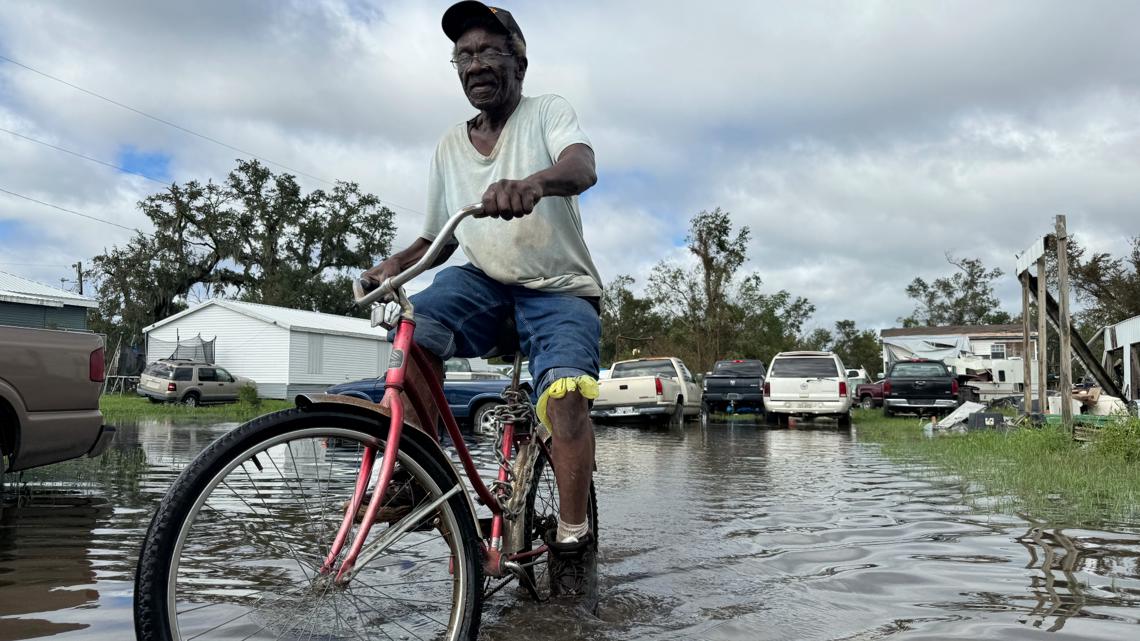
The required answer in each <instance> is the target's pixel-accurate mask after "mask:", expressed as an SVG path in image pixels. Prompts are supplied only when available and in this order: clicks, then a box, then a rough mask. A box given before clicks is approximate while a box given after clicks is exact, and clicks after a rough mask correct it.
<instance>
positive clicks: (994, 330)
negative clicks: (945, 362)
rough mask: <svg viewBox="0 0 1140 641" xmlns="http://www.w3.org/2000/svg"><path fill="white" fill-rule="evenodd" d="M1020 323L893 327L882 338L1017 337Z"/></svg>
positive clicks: (1033, 332)
mask: <svg viewBox="0 0 1140 641" xmlns="http://www.w3.org/2000/svg"><path fill="white" fill-rule="evenodd" d="M1022 331H1023V330H1022V328H1021V324H1020V323H1009V324H1005V325H942V326H939V327H893V328H891V329H884V330H883V331H882V332H881V333H880V336H882V337H884V338H889V337H893V336H968V337H970V338H982V337H985V336H1001V337H1006V336H1016V337H1020V336H1021V335H1022ZM1030 336H1031V337H1033V336H1037V330H1036V329H1034V330H1033V331H1031V332H1030Z"/></svg>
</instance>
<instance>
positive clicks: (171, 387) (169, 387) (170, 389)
mask: <svg viewBox="0 0 1140 641" xmlns="http://www.w3.org/2000/svg"><path fill="white" fill-rule="evenodd" d="M166 391H168V392H177V391H178V386H177V385H175V384H174V383H167V384H166Z"/></svg>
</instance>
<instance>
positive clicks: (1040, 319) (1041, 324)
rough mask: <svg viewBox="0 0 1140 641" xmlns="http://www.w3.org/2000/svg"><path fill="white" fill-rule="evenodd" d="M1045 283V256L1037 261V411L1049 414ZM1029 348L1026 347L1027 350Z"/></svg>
mask: <svg viewBox="0 0 1140 641" xmlns="http://www.w3.org/2000/svg"><path fill="white" fill-rule="evenodd" d="M1048 292H1049V290H1048V288H1047V287H1046V283H1045V256H1044V255H1042V256H1041V258H1038V259H1037V411H1039V412H1041V413H1042V414H1048V413H1049V397H1048V394H1046V392H1045V390H1046V386H1047V385H1048V384H1049V381H1048V363H1049V358H1048V350H1049V348H1048V345H1049V324H1048V323H1047V322H1046V318H1045V314H1046V312H1045V299H1046V297H1047V296H1048ZM1028 348H1029V346H1028V345H1026V349H1028Z"/></svg>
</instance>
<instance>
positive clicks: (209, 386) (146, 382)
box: [136, 360, 254, 406]
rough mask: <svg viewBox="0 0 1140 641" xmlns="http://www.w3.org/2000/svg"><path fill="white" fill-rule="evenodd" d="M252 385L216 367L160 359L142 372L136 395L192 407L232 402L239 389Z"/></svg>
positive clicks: (207, 364) (245, 379) (242, 378)
mask: <svg viewBox="0 0 1140 641" xmlns="http://www.w3.org/2000/svg"><path fill="white" fill-rule="evenodd" d="M253 384H254V383H253V381H252V380H250V379H248V378H245V377H244V376H234V375H233V374H230V373H229V372H228V371H226V370H225V369H224V368H221V367H218V366H217V365H211V364H209V363H196V362H193V361H180V360H161V361H156V362H154V363H151V364H150V365H148V366H147V368H146V369H145V370H143V373H142V375H141V376H139V386H138V388H136V393H137V394H138V395H139V396H145V397H147V398H149V399H150V401H151V402H152V403H182V404H184V405H190V406H196V405H200V404H202V403H229V402H233V401H236V400H238V393H239V392H240V390H241V388H242V387H245V386H246V385H253Z"/></svg>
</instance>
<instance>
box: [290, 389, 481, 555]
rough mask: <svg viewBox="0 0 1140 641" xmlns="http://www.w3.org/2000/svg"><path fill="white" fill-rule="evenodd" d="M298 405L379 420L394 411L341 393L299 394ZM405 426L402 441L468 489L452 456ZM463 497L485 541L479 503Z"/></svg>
mask: <svg viewBox="0 0 1140 641" xmlns="http://www.w3.org/2000/svg"><path fill="white" fill-rule="evenodd" d="M294 402H295V403H296V404H297V409H299V410H301V411H303V412H318V411H325V412H344V413H346V414H355V415H356V416H363V417H365V418H371V419H375V420H378V421H380V420H391V418H392V411H391V409H390V408H388V407H384V406H382V405H380V404H379V403H373V402H372V401H369V400H365V399H362V398H356V397H353V396H341V395H340V394H298V395H297V397H296V399H295V401H294ZM404 425H405V426H408V427H411V428H412V429H410V430H409V429H405V430H403V431H402V432H401V435H402V436H401V438H406V439H409V440H410V441H412V442H414V443H415V444H416V445H417V446H418V447H419V448H420V449H421V450H423V451H424V452H427V454H428V455H429V456H432V457H434V458H435V459H437V460H438V461H439V463H440V464H441V465H442V466H443V469H445V470H447V471H448V473H449V474H450V475H451V478H452V480H453V481H454V482H455V483H457V484H459V485H460V486H461V487H463V488H464V489H465V490H466V485H465V484H464V481H463V476H462V474H460V472H459V470H458V469H456V467H455V463H453V462H452V461H451V457H449V456H448V455H447V452H445V451H444V450H443V447H442V446H441V445H440V444H439V441H437V440H435V439H434V438H432V437H431V436H430V435H429V434H427V433H426V432H424V431H423V430H422V429H420V427H419V426H418V425H416V424H415V423H413V422H411V421H405V422H404ZM463 496H464V497H466V498H467V507H468V509H469V510H471V519H472V520H473V521H475V530H476V531H477V532H478V533H479V538H484V537H485V535H484V533H483V531H482V528H480V527H479V517H478V512H476V510H475V502H474V501H473V500H472V498H471V493H470V492H467V491H464V492H463Z"/></svg>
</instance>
